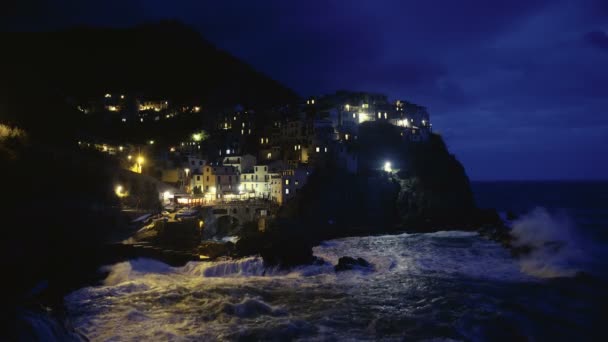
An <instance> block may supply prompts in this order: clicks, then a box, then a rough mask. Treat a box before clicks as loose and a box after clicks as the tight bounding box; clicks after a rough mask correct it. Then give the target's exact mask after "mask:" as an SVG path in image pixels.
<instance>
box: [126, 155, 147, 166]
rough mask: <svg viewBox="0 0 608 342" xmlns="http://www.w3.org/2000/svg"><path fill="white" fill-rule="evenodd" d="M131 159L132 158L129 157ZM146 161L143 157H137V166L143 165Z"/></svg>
mask: <svg viewBox="0 0 608 342" xmlns="http://www.w3.org/2000/svg"><path fill="white" fill-rule="evenodd" d="M129 157H130V156H129ZM145 161H146V160H145V159H144V157H142V156H138V157H137V164H140V165H141V164H143V163H144V162H145Z"/></svg>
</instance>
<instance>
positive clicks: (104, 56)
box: [0, 21, 298, 144]
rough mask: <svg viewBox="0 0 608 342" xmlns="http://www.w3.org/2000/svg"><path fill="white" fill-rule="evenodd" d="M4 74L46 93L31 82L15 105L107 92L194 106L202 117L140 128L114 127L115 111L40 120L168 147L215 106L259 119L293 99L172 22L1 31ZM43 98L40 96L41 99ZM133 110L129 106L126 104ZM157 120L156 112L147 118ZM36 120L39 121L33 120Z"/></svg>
mask: <svg viewBox="0 0 608 342" xmlns="http://www.w3.org/2000/svg"><path fill="white" fill-rule="evenodd" d="M0 39H1V40H2V42H3V52H4V53H3V55H2V56H0V60H1V61H2V62H3V63H2V68H3V69H5V70H3V72H6V73H11V74H13V75H14V76H15V77H16V78H18V79H21V80H22V81H23V82H29V81H30V80H32V79H35V80H36V82H42V83H43V84H44V85H45V86H46V88H47V90H52V93H51V94H41V93H40V92H39V91H37V90H36V88H35V87H36V85H34V88H33V89H32V90H31V91H28V92H26V93H24V97H23V98H22V100H23V102H21V105H26V104H27V105H29V104H31V102H33V101H36V102H40V104H41V105H46V104H47V100H49V99H47V98H45V97H44V96H47V95H52V96H53V99H52V100H53V101H65V100H68V101H70V102H71V103H73V104H74V106H75V105H77V104H84V103H87V102H88V101H90V100H94V101H99V102H101V101H102V100H103V96H104V94H106V93H112V94H114V95H115V96H116V95H117V94H127V98H129V96H130V97H132V96H140V97H143V98H144V99H152V100H160V99H166V100H168V101H170V103H171V104H172V105H174V106H180V105H192V104H198V105H200V106H201V107H202V109H203V110H202V111H201V113H197V114H188V115H181V116H178V117H174V118H172V119H170V120H161V121H158V122H154V121H153V120H152V119H151V118H149V119H147V120H146V121H145V122H144V123H143V124H142V123H139V122H135V120H133V119H131V120H130V122H129V123H128V124H124V123H122V122H121V116H120V115H118V114H114V113H108V112H105V113H102V114H103V115H88V116H87V117H86V120H84V118H85V116H84V115H83V114H82V113H79V112H78V113H75V114H79V115H78V116H77V120H74V116H73V115H71V116H70V117H67V116H64V115H65V113H61V116H59V115H60V113H50V112H49V111H46V113H47V114H46V115H47V116H49V119H50V118H53V119H55V120H57V118H58V117H61V120H60V121H61V124H73V126H74V127H77V128H78V129H79V131H80V135H81V136H83V137H85V138H90V139H94V138H104V139H106V140H109V141H112V140H116V141H121V142H124V141H125V140H127V141H129V142H134V143H141V142H143V141H146V140H147V139H151V138H152V139H155V140H157V141H159V142H162V143H165V144H173V143H175V142H178V141H180V139H183V138H184V137H187V136H189V134H191V133H192V131H191V130H192V129H193V128H197V127H200V128H208V127H206V126H207V125H209V124H211V123H212V121H213V119H214V118H215V117H214V115H215V113H217V110H218V109H226V110H232V109H233V108H234V106H235V105H237V104H241V105H243V106H244V107H245V108H252V107H253V108H256V109H258V113H257V114H258V116H259V119H260V120H264V119H265V116H266V115H269V114H268V113H270V112H271V109H274V108H275V107H277V106H284V105H289V104H293V103H295V102H296V101H297V100H298V96H297V95H296V94H295V93H294V92H293V91H292V90H290V89H288V88H286V87H284V86H282V85H281V84H279V83H278V82H276V81H274V80H272V79H270V78H268V77H266V76H265V75H263V74H261V73H259V72H257V71H256V70H254V69H253V68H252V67H251V66H249V65H247V64H246V63H244V62H242V61H241V60H239V59H237V58H235V57H234V56H232V55H230V54H228V53H226V52H224V51H222V50H219V49H217V48H215V47H214V46H213V45H212V44H210V43H209V42H207V41H206V40H205V39H204V38H203V37H202V36H201V35H200V34H199V33H198V32H197V31H195V30H194V29H192V28H190V27H188V26H185V25H183V24H181V23H179V22H176V21H164V22H160V23H156V24H148V25H141V26H138V27H134V28H124V29H118V28H112V29H110V28H107V29H103V28H87V27H81V28H75V29H71V30H66V31H57V32H26V33H0ZM41 96H42V97H41ZM132 106H133V107H134V108H135V104H134V103H132ZM154 115H156V114H154ZM36 119H38V117H36Z"/></svg>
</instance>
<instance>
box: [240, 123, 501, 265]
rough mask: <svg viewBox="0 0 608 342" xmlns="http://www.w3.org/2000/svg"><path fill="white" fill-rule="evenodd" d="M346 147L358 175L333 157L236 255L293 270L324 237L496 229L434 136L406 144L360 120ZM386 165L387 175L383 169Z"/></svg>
mask: <svg viewBox="0 0 608 342" xmlns="http://www.w3.org/2000/svg"><path fill="white" fill-rule="evenodd" d="M352 148H354V149H356V150H357V151H358V154H359V166H360V169H359V173H358V174H351V173H348V172H347V171H346V170H345V169H342V168H340V167H339V166H338V165H337V164H336V163H334V162H333V160H327V161H326V162H325V163H323V164H321V166H320V167H318V168H317V169H315V171H314V172H313V174H312V175H311V176H310V178H309V180H308V182H307V184H306V185H305V186H304V187H303V188H302V189H301V190H300V192H299V193H298V196H296V197H295V198H293V199H292V200H290V201H289V202H287V203H286V204H285V205H284V206H283V207H282V208H281V210H280V212H279V215H278V216H279V218H278V220H276V222H275V223H274V224H273V225H272V226H271V227H270V228H269V231H268V232H265V233H249V234H246V235H245V236H244V238H243V239H242V240H241V241H239V243H237V250H239V251H241V255H247V254H251V253H254V254H255V253H260V254H261V255H263V256H265V260H266V261H267V262H269V263H271V264H281V265H292V264H294V263H299V262H301V261H302V260H308V261H311V260H312V254H311V253H309V252H308V251H309V249H310V248H312V247H313V246H314V245H316V244H318V243H319V242H320V241H322V240H325V239H331V238H339V237H345V236H353V235H369V234H386V233H397V232H431V231H438V230H455V229H458V230H478V229H481V228H484V227H487V226H493V225H494V226H500V225H501V221H500V219H499V217H498V215H497V214H496V213H495V212H494V211H492V210H490V211H486V210H480V209H478V208H476V206H475V202H474V199H473V194H472V191H471V187H470V184H469V179H468V177H467V175H466V172H465V170H464V168H463V167H462V165H461V164H460V162H459V161H458V160H457V159H456V158H455V157H454V155H452V154H450V153H449V151H448V149H447V146H446V145H445V143H444V142H443V140H442V138H441V136H439V135H436V134H431V135H430V137H429V139H428V141H425V142H419V143H413V142H409V141H404V140H403V139H402V138H401V136H400V133H399V130H398V129H397V128H396V127H394V126H392V125H390V124H384V123H377V122H373V123H364V124H363V125H362V126H361V130H360V134H359V138H358V141H357V143H356V145H355V146H352ZM387 160H390V161H391V165H393V167H394V171H393V172H386V171H384V170H382V168H383V165H384V162H385V161H387ZM262 242H263V243H262ZM256 246H257V248H256ZM304 251H306V252H304Z"/></svg>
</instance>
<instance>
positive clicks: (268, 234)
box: [234, 220, 316, 267]
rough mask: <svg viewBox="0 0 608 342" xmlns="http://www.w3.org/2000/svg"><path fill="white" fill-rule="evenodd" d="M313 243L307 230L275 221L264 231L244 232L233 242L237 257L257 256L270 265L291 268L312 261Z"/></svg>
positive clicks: (293, 224)
mask: <svg viewBox="0 0 608 342" xmlns="http://www.w3.org/2000/svg"><path fill="white" fill-rule="evenodd" d="M315 241H316V240H313V239H312V238H311V236H310V232H309V231H307V229H306V227H305V226H303V225H302V224H300V223H299V222H297V221H292V220H276V221H274V222H273V223H272V224H271V226H270V227H269V228H268V229H267V230H266V231H264V232H259V231H251V230H250V231H246V232H244V233H243V234H242V235H241V236H240V238H239V240H238V241H237V243H236V246H235V247H236V248H235V253H234V254H235V255H236V256H238V257H243V256H249V255H256V254H257V255H260V256H261V257H262V258H263V259H264V263H265V264H267V265H270V266H281V267H291V266H296V265H304V264H310V263H312V262H314V261H315V257H314V256H313V253H312V247H313V246H314V245H315Z"/></svg>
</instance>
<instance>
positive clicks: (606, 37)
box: [585, 31, 608, 51]
mask: <svg viewBox="0 0 608 342" xmlns="http://www.w3.org/2000/svg"><path fill="white" fill-rule="evenodd" d="M585 40H586V41H587V42H588V43H590V44H591V45H593V46H595V47H597V48H600V49H604V50H607V51H608V34H607V33H606V32H604V31H591V32H588V33H587V34H586V35H585Z"/></svg>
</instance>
